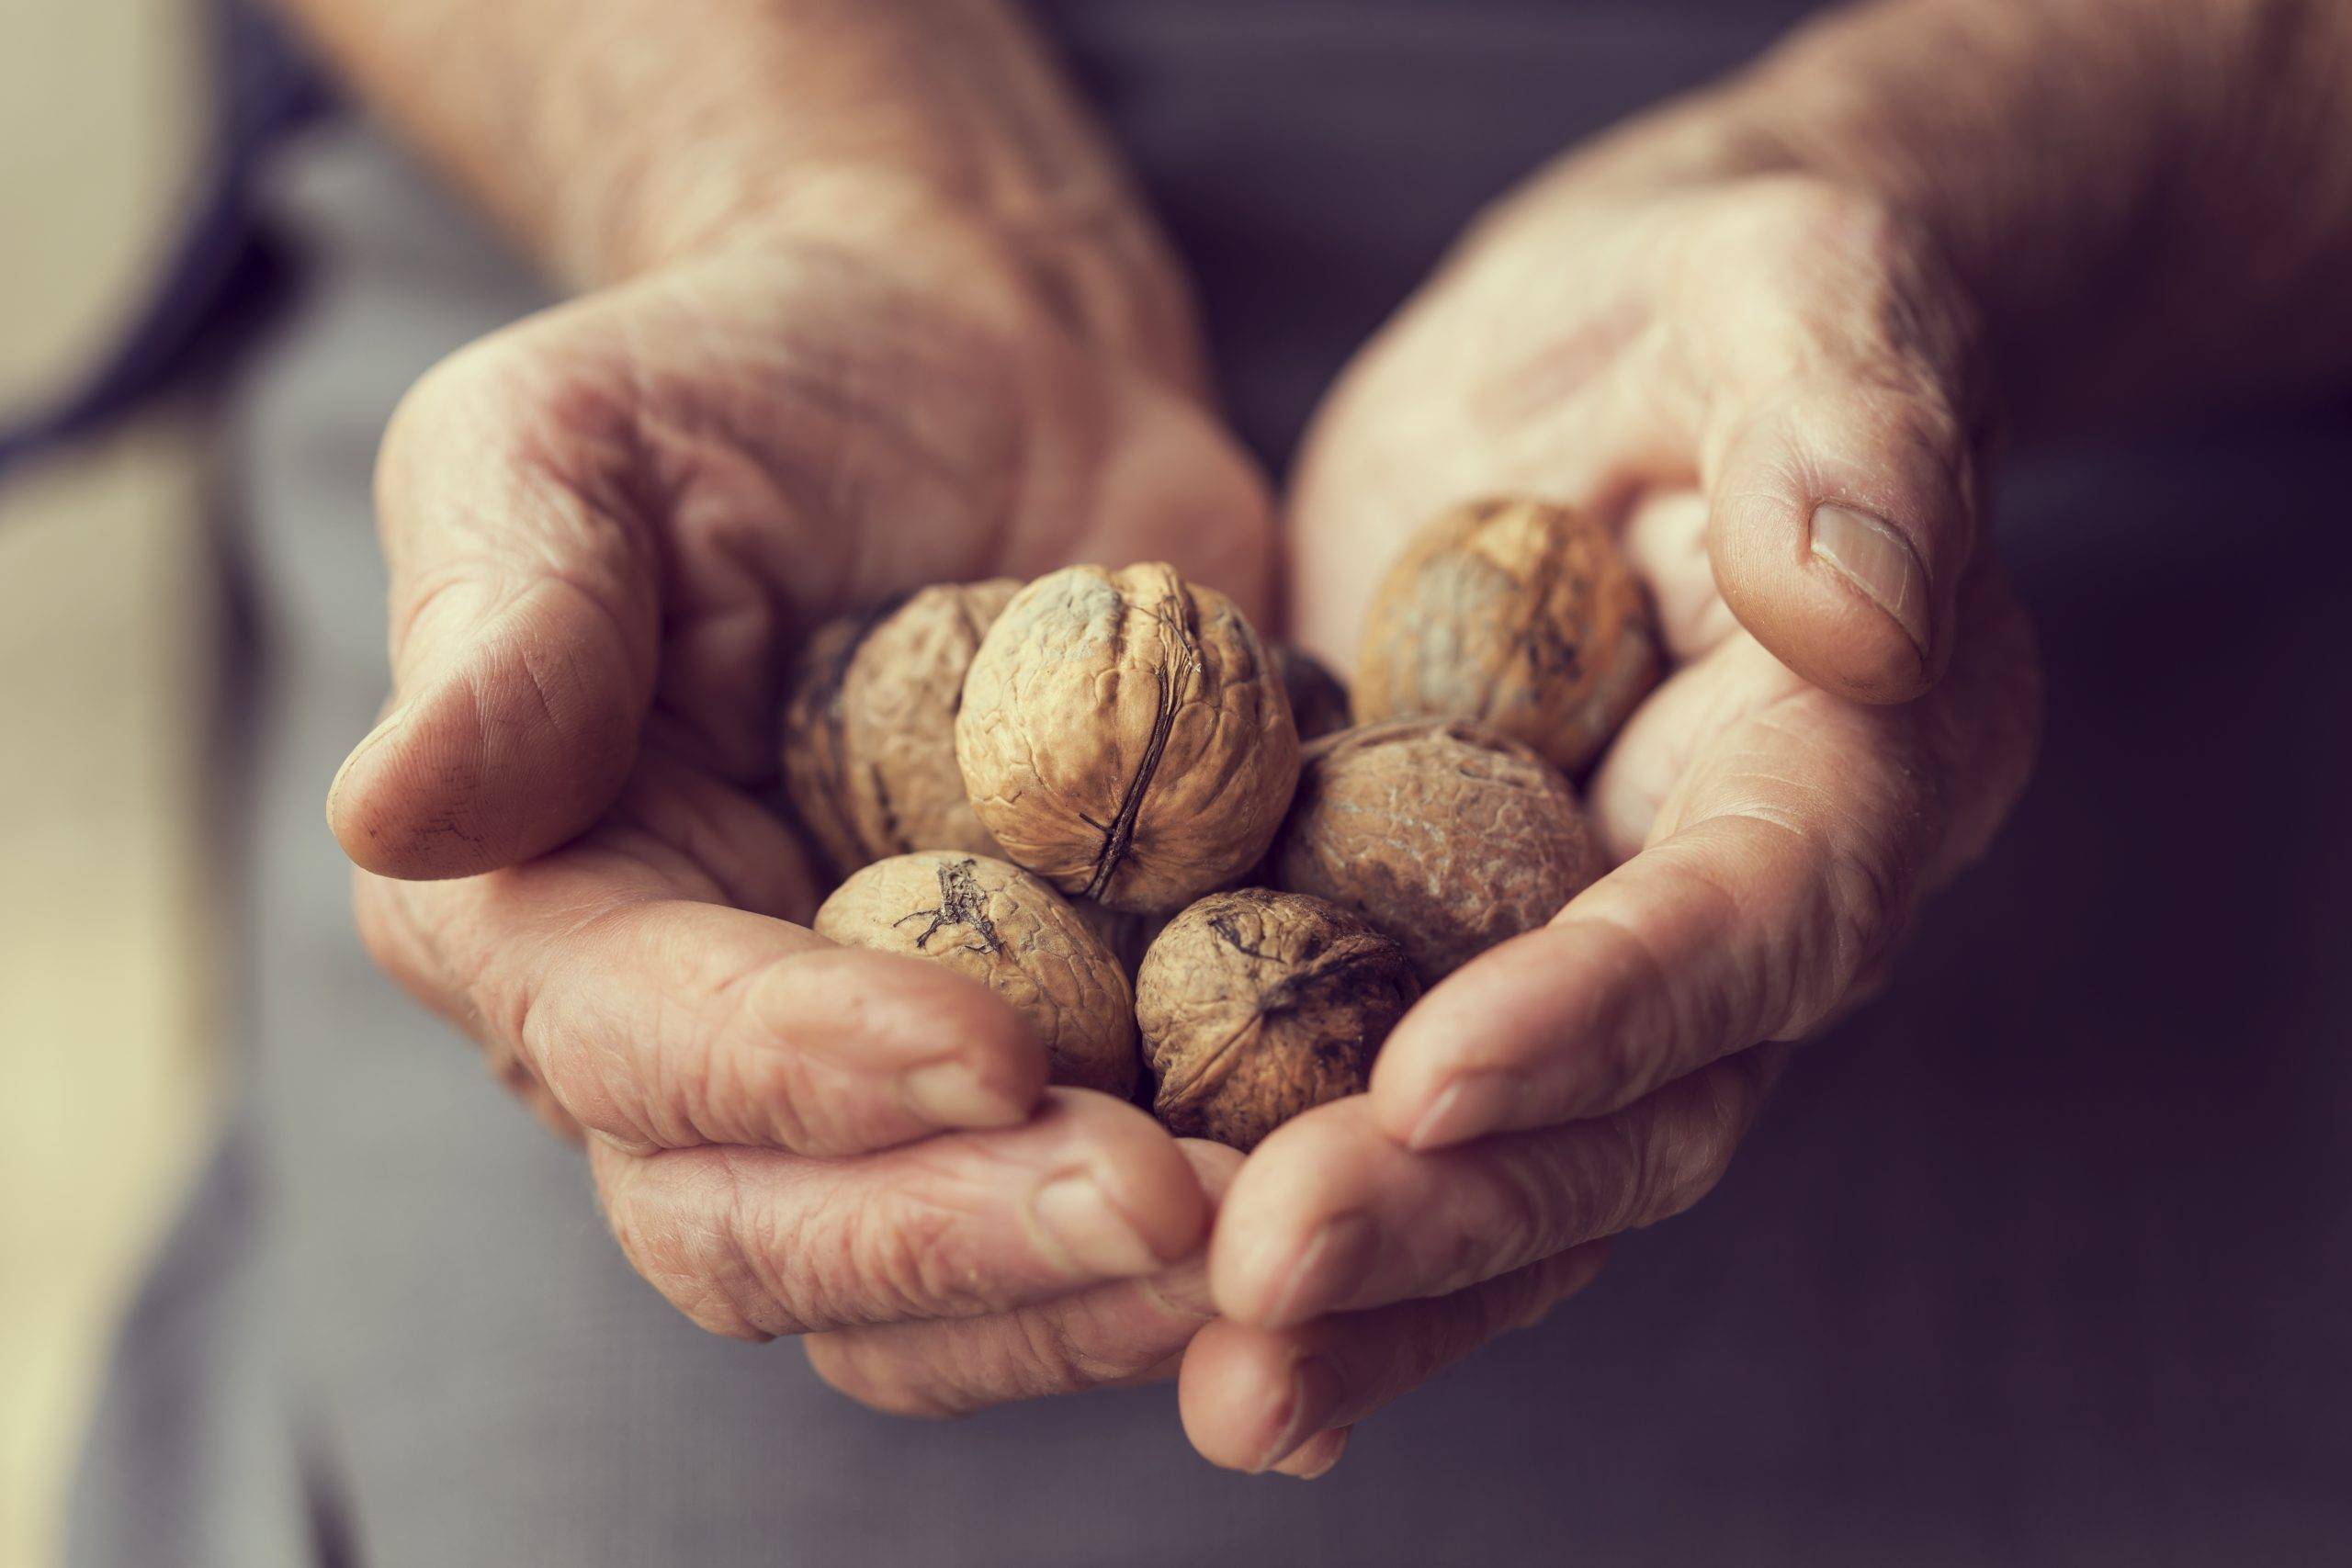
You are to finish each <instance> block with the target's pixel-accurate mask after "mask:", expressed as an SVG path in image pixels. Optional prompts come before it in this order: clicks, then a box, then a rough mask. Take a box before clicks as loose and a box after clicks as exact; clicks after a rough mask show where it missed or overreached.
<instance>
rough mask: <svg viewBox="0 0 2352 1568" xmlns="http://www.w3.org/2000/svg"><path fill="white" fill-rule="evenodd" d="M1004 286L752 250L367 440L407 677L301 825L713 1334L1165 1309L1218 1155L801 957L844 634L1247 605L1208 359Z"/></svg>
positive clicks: (1244, 485) (844, 257)
mask: <svg viewBox="0 0 2352 1568" xmlns="http://www.w3.org/2000/svg"><path fill="white" fill-rule="evenodd" d="M1032 259H1034V258H1030V257H1026V256H1016V255H1010V254H1007V253H1006V252H1005V251H1004V250H1003V249H1002V248H1001V246H1000V245H999V244H998V243H996V242H995V241H993V240H992V239H990V238H989V237H988V236H987V235H986V234H985V233H981V232H977V231H970V230H967V229H966V228H964V227H962V226H960V225H959V224H958V223H956V222H955V221H952V220H946V219H944V218H943V219H941V220H938V221H936V222H927V223H926V224H925V225H924V226H923V227H922V229H921V230H920V232H917V231H912V230H910V231H909V232H908V233H907V234H905V235H904V236H903V237H902V238H901V240H900V241H899V243H897V244H895V245H893V246H892V247H890V248H888V250H885V251H882V252H879V253H876V252H871V251H867V252H845V251H843V250H842V249H840V248H838V247H836V246H834V245H832V244H831V243H828V242H819V241H813V240H809V239H805V238H797V237H794V236H790V235H775V236H768V237H763V238H762V239H761V241H760V242H759V243H755V244H753V243H746V244H745V245H743V246H741V247H740V248H730V249H728V250H724V251H719V252H714V253H712V254H706V255H699V256H695V257H693V258H690V259H686V260H683V261H680V262H678V263H676V264H674V265H671V266H669V267H666V268H664V269H663V270H661V271H658V272H654V273H650V274H648V275H646V276H643V277H641V278H639V279H638V280H637V281H634V282H630V283H627V284H623V285H620V286H618V287H616V288H610V289H607V290H605V291H604V292H601V293H597V294H592V295H589V296H586V297H584V298H582V299H580V300H578V301H577V302H574V303H571V304H568V305H564V306H561V307H560V308H558V309H555V310H549V311H548V312H546V313H545V314H543V315H540V316H537V317H534V318H532V319H530V320H527V321H523V322H521V323H519V324H518V325H516V326H515V327H512V328H510V329H508V330H506V331H504V332H502V333H497V334H495V335H493V336H492V337H491V338H488V339H486V340H484V341H483V342H481V343H480V344H475V345H474V346H472V347H470V348H469V349H467V350H465V351H463V352H461V353H459V354H458V355H455V356H454V357H452V358H451V359H450V360H448V361H447V362H446V363H445V364H444V365H442V366H441V367H439V368H437V369H435V371H434V372H432V373H431V374H430V375H429V376H427V377H426V378H424V380H423V381H422V382H421V383H420V384H419V385H418V386H417V387H416V388H415V389H414V390H413V392H412V393H411V395H410V396H409V398H408V399H407V400H406V401H405V402H404V403H403V405H402V407H401V411H400V412H399V414H398V416H397V417H396V419H395V421H394V423H393V425H392V428H391V430H390V434H388V436H387V439H386V443H385V446H384V450H383V453H382V457H381V459H380V462H379V476H378V500H379V516H380V520H381V525H382V528H383V533H384V537H385V546H386V551H387V555H388V558H389V560H390V567H391V577H392V590H391V592H392V602H391V628H392V630H391V641H392V665H393V671H394V678H395V685H396V690H395V694H394V700H393V703H392V705H391V707H390V712H389V714H388V715H387V716H386V719H385V721H384V723H383V724H382V725H381V726H380V727H379V728H378V729H377V730H376V731H375V732H374V733H372V734H371V735H370V736H369V737H368V739H366V740H365V741H363V742H362V743H361V745H360V746H359V747H358V749H357V750H356V751H355V752H354V754H353V756H352V758H351V759H350V761H348V762H347V763H346V764H345V768H344V770H343V772H342V773H341V774H340V775H339V776H338V778H337V780H336V782H335V785H334V791H333V795H332V797H331V800H330V804H329V815H330V818H331V821H332V823H333V826H334V829H335V830H336V833H337V835H338V837H339V838H340V840H342V842H343V844H344V845H345V849H346V851H347V852H349V853H350V854H351V855H352V857H353V858H354V859H355V860H356V861H357V862H358V863H359V864H360V865H361V866H362V867H363V868H365V869H363V871H362V872H361V874H359V876H358V879H357V886H356V904H357V913H358V919H359V923H360V927H361V930H362V934H363V936H364V937H365V938H366V940H367V942H368V945H369V947H370V949H371V951H372V952H373V953H375V954H376V956H377V958H378V959H379V962H380V963H382V964H384V965H385V967H387V968H388V969H389V970H390V972H391V973H392V974H393V975H395V976H398V977H399V978H400V979H401V981H402V982H403V983H405V984H406V985H407V986H408V987H410V988H411V989H412V990H413V991H414V992H416V994H417V995H419V996H420V997H421V998H423V999H424V1000H425V1001H426V1002H427V1003H429V1004H430V1005H431V1006H433V1007H435V1009H437V1010H441V1011H443V1012H444V1013H446V1014H447V1015H448V1016H449V1017H450V1018H451V1019H452V1020H454V1021H457V1022H458V1023H459V1024H460V1026H462V1027H464V1028H465V1029H467V1030H468V1031H469V1032H471V1033H472V1034H474V1035H475V1036H476V1038H477V1039H478V1040H479V1041H480V1042H481V1044H482V1045H483V1047H484V1048H485V1050H486V1052H487V1053H488V1055H489V1056H490V1058H491V1061H492V1065H493V1066H494V1068H495V1069H496V1070H497V1071H498V1072H499V1073H500V1074H501V1075H502V1076H503V1077H504V1078H505V1079H506V1080H507V1081H508V1082H509V1083H510V1084H511V1085H513V1087H514V1088H515V1089H516V1091H517V1092H518V1093H519V1094H521V1095H522V1096H523V1097H524V1098H525V1099H526V1100H527V1101H529V1102H530V1103H531V1104H532V1105H533V1106H534V1107H535V1108H536V1109H537V1110H538V1111H539V1112H540V1113H541V1114H542V1115H543V1116H544V1117H545V1118H546V1119H547V1120H548V1122H551V1123H552V1124H554V1125H556V1126H558V1127H560V1128H561V1129H563V1130H565V1131H567V1132H569V1133H571V1134H573V1135H575V1136H579V1135H584V1138H585V1142H586V1147H587V1151H588V1155H589V1158H590V1164H591V1166H592V1168H593V1171H594V1178H595V1182H596V1189H597V1192H598V1196H599V1199H600V1201H601V1202H602V1204H603V1206H604V1209H605V1215H606V1217H607V1219H608V1220H609V1222H610V1224H611V1226H612V1229H613V1231H614V1234H615V1235H616V1237H617V1239H618V1240H619V1242H620V1245H621V1246H622V1247H623V1249H624V1250H625V1251H626V1252H627V1254H628V1258H629V1259H630V1261H631V1262H632V1263H633V1264H635V1266H636V1267H637V1269H639V1272H640V1273H642V1274H643V1275H644V1276H645V1278H646V1279H647V1280H648V1281H649V1282H650V1284H651V1285H652V1286H653V1287H654V1288H656V1289H658V1290H659V1291H661V1292H662V1293H663V1294H664V1295H665V1296H667V1297H668V1298H669V1299H670V1300H671V1301H672V1302H673V1303H675V1304H676V1305H677V1306H678V1308H679V1309H680V1310H681V1311H682V1312H684V1314H686V1315H687V1316H689V1317H690V1318H692V1319H693V1320H694V1321H695V1323H697V1324H699V1325H703V1326H705V1327H707V1328H708V1329H711V1330H713V1331H716V1332H718V1333H722V1334H728V1335H734V1336H741V1337H752V1338H763V1337H769V1336H774V1335H783V1334H809V1335H821V1334H822V1333H823V1332H824V1331H828V1330H841V1331H844V1332H845V1333H850V1334H854V1333H856V1332H860V1331H865V1330H868V1329H872V1328H875V1327H876V1326H877V1325H906V1324H910V1323H916V1322H924V1323H938V1324H940V1325H942V1326H943V1327H946V1328H950V1329H953V1330H956V1331H957V1332H958V1333H968V1334H970V1335H972V1336H973V1337H975V1338H976V1340H977V1341H978V1343H980V1344H982V1345H990V1344H994V1343H996V1342H997V1341H998V1339H999V1337H1001V1336H1003V1335H1006V1334H1010V1333H1016V1332H1018V1327H1019V1319H1018V1317H1017V1315H1013V1314H1018V1313H1020V1312H1021V1311H1023V1310H1024V1309H1025V1308H1026V1307H1027V1306H1029V1305H1030V1304H1031V1303H1043V1302H1047V1301H1058V1300H1067V1299H1071V1298H1072V1297H1073V1296H1074V1295H1075V1296H1076V1297H1078V1298H1080V1299H1086V1300H1090V1301H1094V1302H1096V1303H1098V1304H1099V1305H1101V1307H1102V1310H1103V1311H1105V1312H1107V1313H1121V1312H1126V1313H1138V1314H1146V1315H1148V1317H1149V1318H1150V1319H1151V1320H1152V1321H1153V1322H1155V1323H1158V1322H1161V1321H1163V1320H1164V1319H1166V1317H1167V1316H1168V1312H1169V1309H1168V1308H1167V1307H1166V1305H1165V1303H1167V1302H1168V1301H1169V1300H1170V1297H1169V1296H1168V1295H1167V1294H1166V1292H1164V1291H1163V1290H1161V1289H1160V1288H1159V1286H1156V1285H1146V1284H1139V1283H1137V1282H1136V1281H1138V1280H1148V1277H1150V1276H1154V1275H1160V1274H1164V1273H1166V1272H1167V1271H1168V1270H1169V1269H1171V1268H1176V1267H1180V1266H1186V1260H1187V1259H1193V1258H1197V1250H1198V1247H1199V1244H1200V1242H1201V1239H1202V1236H1203V1234H1204V1227H1205V1225H1206V1224H1207V1220H1208V1212H1209V1211H1208V1192H1207V1190H1206V1186H1207V1185H1209V1184H1213V1183H1214V1182H1215V1181H1218V1180H1221V1179H1222V1176H1223V1175H1224V1174H1225V1170H1224V1167H1223V1163H1222V1162H1223V1160H1224V1158H1225V1156H1226V1154H1227V1151H1224V1150H1218V1149H1213V1148H1206V1147H1205V1146H1204V1148H1203V1149H1202V1150H1201V1151H1199V1152H1193V1151H1188V1149H1187V1148H1186V1147H1185V1146H1183V1145H1179V1144H1178V1143H1177V1142H1176V1141H1175V1140H1173V1139H1171V1138H1170V1136H1169V1135H1168V1134H1166V1133H1165V1132H1164V1131H1163V1130H1161V1129H1160V1128H1159V1126H1158V1125H1157V1124H1156V1123H1154V1122H1152V1121H1151V1119H1150V1118H1149V1117H1148V1115H1146V1114H1144V1113H1143V1112H1142V1111H1139V1110H1137V1109H1136V1108H1135V1107H1134V1106H1132V1105H1129V1104H1126V1103H1125V1102H1124V1101H1121V1100H1114V1099H1112V1098H1109V1097H1106V1096H1103V1095H1100V1094H1094V1093H1090V1092H1086V1091H1082V1090H1072V1089H1046V1054H1045V1051H1044V1049H1043V1048H1042V1046H1041V1044H1040V1043H1039V1042H1038V1040H1037V1039H1036V1037H1035V1032H1034V1031H1033V1030H1032V1029H1031V1028H1030V1027H1029V1026H1028V1024H1027V1023H1026V1022H1024V1021H1023V1019H1022V1017H1021V1016H1020V1014H1019V1013H1018V1012H1017V1011H1016V1010H1014V1009H1013V1008H1012V1007H1010V1006H1008V1005H1007V1004H1006V1003H1005V1002H1004V1001H1003V1000H1002V999H1001V998H999V997H997V996H995V995H993V994H991V992H990V991H989V988H988V987H986V986H984V985H981V984H979V983H978V982H977V981H974V980H972V979H970V978H969V977H967V976H960V975H957V974H956V973H954V972H953V971H952V970H950V969H949V968H947V967H946V966H944V965H941V964H933V963H930V962H928V961H925V960H923V959H919V958H910V957H905V956H901V955H898V954H891V953H873V952H863V951H857V950H853V949H844V948H840V947H836V946H835V945H833V944H832V943H831V942H825V941H823V940H822V939H820V938H819V937H818V936H816V935H815V934H814V933H813V932H812V931H809V929H808V926H807V924H806V922H807V920H808V919H809V917H810V914H811V912H812V911H813V909H814V908H815V907H816V904H817V900H818V897H819V895H820V892H821V891H822V889H821V887H820V884H819V882H818V880H817V878H815V877H814V876H813V875H812V874H811V873H810V872H809V866H808V862H807V859H806V856H805V854H804V852H803V849H802V847H801V846H800V845H799V844H797V843H796V842H795V840H794V839H793V838H792V836H791V834H790V833H789V832H788V830H787V829H786V827H785V826H784V825H783V824H782V823H781V822H780V821H779V820H778V819H777V818H775V816H774V815H773V814H771V813H770V812H769V811H768V810H767V809H765V807H763V804H762V801H761V795H762V794H763V792H764V791H765V790H767V789H768V788H769V787H771V785H772V783H773V778H774V774H775V758H776V755H777V743H778V738H777V734H776V716H777V710H778V698H779V692H778V690H777V687H778V682H779V676H780V672H781V671H782V670H783V668H784V666H785V661H786V653H787V652H788V650H789V649H791V648H793V647H794V646H795V645H796V644H797V642H798V641H799V640H800V639H801V638H802V637H805V636H806V634H807V633H808V631H809V629H810V628H811V627H813V626H817V625H819V624H820V623H822V622H823V621H825V620H827V619H829V618H831V617H832V616H834V615H839V614H842V613H844V612H847V611H850V610H853V609H857V608H860V607H864V606H867V605H871V604H877V603H880V602H883V601H885V600H887V599H888V598H890V597H891V596H893V595H895V594H899V593H902V592H907V591H909V590H912V589H915V588H919V587H921V586H922V584H923V583H924V582H926V581H931V580H933V579H934V578H943V577H944V578H955V579H962V580H978V579H983V578H988V577H990V576H994V575H1000V574H1001V575H1006V576H1013V577H1022V578H1026V577H1028V576H1031V575H1034V574H1035V573H1038V572H1041V571H1044V570H1048V569H1050V568H1052V567H1054V566H1057V565H1058V564H1060V563H1061V562H1063V561H1066V560H1069V559H1070V558H1111V559H1127V558H1138V557H1143V558H1165V559H1168V560H1171V561H1174V562H1177V563H1179V564H1181V565H1182V567H1183V568H1184V569H1185V570H1188V571H1192V572H1196V573H1198V574H1199V575H1200V576H1202V577H1203V578H1204V579H1207V580H1210V581H1217V582H1220V583H1223V584H1225V585H1226V586H1227V588H1228V589H1229V590H1230V591H1231V592H1233V593H1234V594H1235V595H1236V596H1237V597H1238V598H1239V599H1240V600H1241V601H1243V602H1244V603H1247V604H1252V605H1253V606H1256V607H1257V608H1259V609H1261V610H1262V609H1263V607H1264V595H1265V592H1266V587H1267V582H1268V580H1269V573H1268V564H1269V562H1268V556H1269V549H1268V516H1267V510H1266V505H1265V501H1264V491H1263V488H1262V485H1261V481H1260V479H1259V478H1258V477H1257V476H1256V475H1255V474H1254V473H1253V472H1252V471H1251V469H1250V467H1249V466H1248V464H1247V463H1246V462H1245V461H1244V460H1243V459H1242V458H1241V457H1240V456H1239V455H1238V451H1237V449H1236V448H1235V447H1234V446H1233V445H1232V444H1231V443H1230V442H1229V441H1227V439H1226V438H1225V437H1224V436H1223V435H1222V434H1219V432H1218V430H1217V428H1216V424H1215V423H1214V422H1213V421H1212V420H1211V419H1210V417H1209V416H1208V415H1207V414H1206V413H1205V412H1204V410H1203V409H1202V407H1201V405H1200V403H1199V402H1198V400H1196V398H1195V397H1194V396H1193V393H1192V392H1191V391H1190V388H1191V387H1192V386H1193V385H1194V384H1195V380H1196V377H1195V372H1194V370H1193V367H1192V366H1191V365H1190V364H1189V363H1187V362H1185V361H1183V360H1182V358H1181V356H1180V357H1178V358H1175V359H1170V358H1169V357H1168V356H1166V355H1162V354H1160V353H1159V352H1157V351H1156V350H1155V349H1154V348H1153V347H1152V345H1153V344H1156V343H1158V342H1159V341H1160V340H1161V339H1162V338H1163V337H1165V336H1166V335H1167V334H1165V333H1159V332H1134V331H1128V330H1125V328H1124V326H1123V323H1122V321H1121V320H1119V319H1116V318H1115V317H1114V319H1112V320H1111V321H1108V323H1107V324H1106V323H1104V322H1103V321H1093V320H1091V319H1086V318H1082V317H1077V318H1074V317H1073V316H1072V315H1071V314H1070V313H1069V310H1068V309H1067V306H1068V303H1069V300H1070V299H1071V298H1073V292H1072V291H1071V290H1069V289H1068V288H1052V289H1047V288H1037V287H1033V285H1032V281H1031V279H1032V274H1031V272H1030V270H1029V264H1030V262H1031V260H1032ZM951 279H952V280H953V281H952V287H951V285H950V283H949V282H948V281H945V280H951ZM1081 292H1082V291H1081ZM1189 1266H1190V1267H1192V1268H1193V1270H1194V1274H1195V1275H1197V1263H1193V1264H1191V1265H1189ZM1180 1320H1181V1321H1182V1325H1183V1330H1184V1332H1185V1333H1189V1332H1190V1330H1191V1328H1192V1327H1193V1326H1194V1325H1197V1323H1198V1321H1199V1317H1198V1316H1197V1315H1182V1314H1180ZM978 1353H979V1352H977V1351H976V1352H975V1354H976V1355H977V1354H978ZM1165 1353H1166V1352H1165V1351H1164V1350H1162V1351H1159V1352H1156V1358H1155V1359H1157V1358H1158V1357H1164V1355H1165ZM811 1354H812V1356H814V1357H815V1358H816V1359H817V1360H818V1363H819V1365H820V1368H822V1369H824V1370H825V1371H827V1373H828V1375H831V1376H834V1377H836V1378H837V1379H839V1380H841V1381H842V1382H844V1383H846V1384H848V1385H849V1386H852V1387H853V1388H854V1389H855V1390H856V1392H858V1393H860V1394H861V1395H863V1396H866V1397H877V1396H876V1394H875V1393H873V1391H872V1390H871V1389H869V1388H868V1387H867V1385H866V1383H865V1381H863V1380H862V1379H860V1378H859V1377H857V1376H856V1375H855V1373H854V1369H853V1366H852V1363H851V1361H850V1360H849V1359H847V1357H846V1352H845V1351H840V1350H836V1349H833V1348H830V1347H828V1346H827V1345H826V1344H825V1343H824V1342H822V1341H821V1340H820V1341H817V1342H814V1343H812V1345H811ZM885 1402H887V1401H885Z"/></svg>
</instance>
